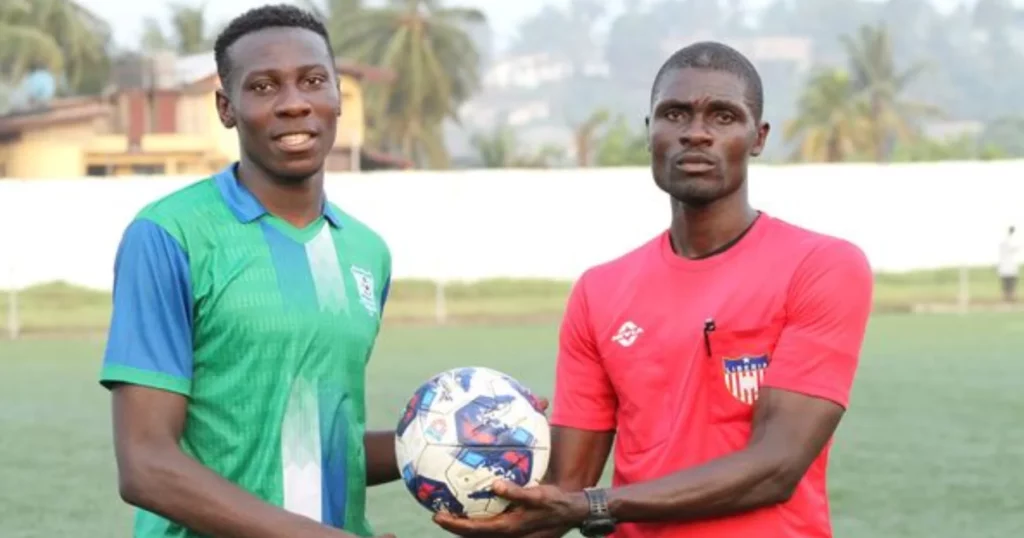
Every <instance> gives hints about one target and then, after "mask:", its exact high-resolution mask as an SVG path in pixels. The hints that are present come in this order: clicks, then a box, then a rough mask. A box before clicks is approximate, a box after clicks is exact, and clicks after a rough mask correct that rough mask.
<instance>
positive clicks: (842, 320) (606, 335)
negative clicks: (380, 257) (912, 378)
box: [551, 214, 873, 538]
mask: <svg viewBox="0 0 1024 538" xmlns="http://www.w3.org/2000/svg"><path fill="white" fill-rule="evenodd" d="M872 282H873V279H872V274H871V268H870V266H869V265H868V262H867V259H866V257H865V256H864V254H863V252H862V251H861V250H860V249H858V248H857V247H856V246H854V245H853V244H851V243H849V242H846V241H843V240H840V239H837V238H834V237H829V236H826V235H822V234H818V233H815V232H811V231H808V230H806V229H803V228H800V227H797V226H794V225H792V224H789V223H786V222H784V221H781V220H778V219H774V218H772V217H770V216H768V215H766V214H762V215H761V216H760V217H759V218H758V219H757V221H756V222H755V223H754V225H753V226H752V227H751V229H750V230H749V231H748V232H747V233H746V235H745V236H743V237H742V238H741V239H740V240H739V241H738V242H737V243H736V244H735V245H733V246H732V247H730V248H729V249H728V250H726V251H724V252H722V253H720V254H717V255H715V256H711V257H708V258H705V259H701V260H688V259H685V258H682V257H680V256H678V255H676V254H675V253H674V252H673V251H672V247H671V244H670V241H669V236H668V233H667V232H665V233H662V234H660V235H659V236H658V237H656V238H655V239H653V240H651V241H650V242H648V243H647V244H645V245H643V246H641V247H640V248H638V249H636V250H634V251H632V252H630V253H628V254H626V255H624V256H622V257H620V258H618V259H616V260H613V261H610V262H608V263H605V264H602V265H598V266H596V267H593V268H591V269H589V270H587V271H586V272H585V273H584V274H583V276H582V277H581V278H580V279H579V281H578V282H577V283H576V286H575V287H574V289H573V292H572V295H571V297H570V299H569V304H568V308H567V311H566V314H565V318H564V320H563V322H562V328H561V334H560V343H559V353H558V367H557V377H556V384H555V396H554V403H553V410H552V418H551V423H552V424H553V425H556V426H564V427H569V428H577V429H584V430H612V429H614V430H615V431H616V446H615V473H614V477H613V483H614V485H626V484H633V483H637V482H643V481H647V480H652V479H656V478H661V477H664V476H666V475H669V474H672V473H674V472H677V471H680V470H683V469H686V468H689V467H693V466H697V465H700V464H702V463H705V462H707V461H708V460H711V459H714V458H718V457H721V456H724V455H726V454H729V453H732V452H735V451H738V450H740V449H743V448H744V447H745V446H746V444H747V441H748V438H749V436H750V429H751V417H752V409H753V407H752V404H753V402H754V401H755V400H756V397H757V390H758V388H759V387H761V386H769V387H776V388H780V389H786V390H790V391H796V392H800V393H804V394H807V395H810V396H815V397H819V398H825V399H828V400H831V401H834V402H836V403H838V404H840V405H842V406H843V407H846V406H847V404H848V401H849V395H850V388H851V385H852V383H853V378H854V372H855V371H856V368H857V363H858V356H859V354H860V349H861V343H862V341H863V338H864V331H865V327H866V325H867V320H868V315H869V313H870V310H871V302H872V297H871V295H872V285H873V284H872ZM708 319H713V320H714V329H713V330H712V331H710V332H707V338H706V339H705V332H706V331H705V323H706V320H708ZM828 451H829V449H828V448H827V447H826V449H825V450H824V451H823V453H822V454H821V455H820V456H819V457H818V458H817V459H816V460H815V462H814V463H813V464H812V465H811V467H810V469H809V470H808V472H807V474H806V475H805V476H804V478H803V480H802V481H801V482H800V484H799V485H798V487H797V489H796V492H795V494H794V495H793V496H792V498H791V499H790V500H789V501H787V502H786V503H783V504H780V505H776V506H772V507H769V508H764V509H760V510H755V511H751V512H747V513H743V514H738V515H735V516H732V517H726V518H721V519H716V520H707V521H699V522H691V523H669V524H626V523H624V524H620V525H619V528H618V530H617V532H616V534H615V536H616V537H617V538H641V537H642V538H733V537H734V538H741V537H742V538H825V537H830V536H832V529H831V523H830V518H829V505H828V496H827V493H826V487H825V469H826V466H827V462H828Z"/></svg>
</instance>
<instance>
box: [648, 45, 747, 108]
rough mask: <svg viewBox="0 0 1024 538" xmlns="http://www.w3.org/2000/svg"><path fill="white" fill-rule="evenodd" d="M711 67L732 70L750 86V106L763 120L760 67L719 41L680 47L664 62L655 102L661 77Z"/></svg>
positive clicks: (653, 88) (656, 80)
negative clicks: (679, 71) (676, 72)
mask: <svg viewBox="0 0 1024 538" xmlns="http://www.w3.org/2000/svg"><path fill="white" fill-rule="evenodd" d="M687 68H693V69H710V70H713V71H724V72H726V73H731V74H733V75H735V76H736V77H738V78H739V79H740V80H742V81H743V82H744V83H746V85H747V106H749V107H750V110H751V112H753V113H754V117H755V118H756V119H757V120H758V121H760V120H761V114H762V113H763V112H764V88H763V87H762V86H761V75H759V74H758V73H757V68H755V67H754V64H752V63H751V62H750V60H748V59H747V57H746V56H744V55H743V54H742V53H740V52H739V51H738V50H736V49H734V48H732V47H730V46H729V45H726V44H724V43H719V42H717V41H699V42H697V43H693V44H692V45H687V46H686V47H683V48H681V49H679V50H677V51H676V52H675V53H674V54H672V56H669V57H668V59H667V60H665V63H664V64H662V65H661V69H659V70H658V74H657V75H655V76H654V84H653V85H652V86H651V104H652V105H653V104H654V98H655V96H656V95H657V94H658V90H659V89H660V85H661V80H662V79H663V78H665V76H666V75H667V74H669V73H671V72H673V71H677V70H680V69H687Z"/></svg>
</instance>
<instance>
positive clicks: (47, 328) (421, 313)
mask: <svg viewBox="0 0 1024 538" xmlns="http://www.w3.org/2000/svg"><path fill="white" fill-rule="evenodd" d="M968 276H969V279H968V286H969V289H970V293H971V301H972V303H973V304H978V305H986V304H990V303H993V302H996V301H998V299H999V282H998V279H997V278H996V274H995V270H994V269H993V268H991V267H976V268H972V269H971V270H970V271H969V274H968ZM570 286H571V284H570V283H569V282H564V281H550V280H486V281H482V282H475V283H451V284H448V285H447V286H446V287H445V289H444V297H445V307H446V314H447V316H448V319H449V320H452V321H455V322H468V321H480V320H486V321H505V322H508V321H525V320H528V321H533V322H536V321H551V320H555V319H557V317H558V316H560V315H561V313H562V309H563V307H564V306H565V300H566V297H567V295H568V293H569V289H570ZM959 286H960V273H959V271H958V270H956V269H942V270H935V271H914V272H908V273H899V274H879V275H877V277H876V284H875V307H876V310H877V311H879V312H891V311H909V310H911V309H913V308H914V307H915V306H916V305H922V304H945V305H951V304H954V303H956V301H957V299H958V293H959ZM436 299H437V287H436V285H435V284H434V283H433V282H427V281H423V280H400V281H396V282H395V283H394V284H393V286H392V290H391V297H390V298H389V300H388V307H387V311H386V314H385V315H386V317H387V319H388V321H389V322H393V323H394V322H422V321H431V320H434V319H435V313H436V304H437V300H436ZM10 300H11V294H10V293H9V292H4V291H3V290H0V327H4V326H6V324H7V323H6V320H7V316H8V312H9V301H10ZM17 310H18V317H19V321H20V323H21V329H22V331H23V332H24V333H26V334H33V333H44V334H53V333H60V332H64V333H83V332H86V333H89V332H93V333H94V332H98V331H102V330H104V329H105V328H106V326H107V323H108V322H109V320H110V294H109V293H106V292H101V291H91V290H85V289H82V288H77V287H73V286H69V285H66V284H62V283H53V284H46V285H41V286H35V287H32V288H28V289H26V290H22V291H21V292H20V293H19V294H18V296H17Z"/></svg>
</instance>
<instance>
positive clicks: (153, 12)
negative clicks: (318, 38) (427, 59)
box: [78, 0, 1024, 50]
mask: <svg viewBox="0 0 1024 538" xmlns="http://www.w3.org/2000/svg"><path fill="white" fill-rule="evenodd" d="M179 1H184V2H189V1H192V2H196V4H198V3H199V2H201V1H202V0H179ZM569 1H570V0H453V2H454V3H457V4H458V5H460V6H466V7H475V8H477V9H479V10H481V11H483V12H484V13H485V14H486V15H487V18H488V21H489V22H490V24H491V27H492V29H493V30H494V35H495V40H496V42H495V46H496V47H497V49H498V50H501V49H502V48H504V47H505V46H507V45H508V44H509V42H511V41H512V40H513V39H514V37H515V35H516V28H517V27H518V25H519V23H520V22H521V21H522V20H523V19H525V18H527V17H529V16H530V15H533V14H534V13H536V12H538V11H540V9H541V8H542V7H543V6H544V5H545V4H552V5H557V6H566V5H568V3H569ZM625 1H626V0H608V5H609V15H610V16H614V15H616V14H618V13H619V12H620V11H621V10H622V6H623V4H624V3H625ZM631 1H634V2H635V1H637V0H631ZM767 1H768V0H747V4H748V6H750V7H752V8H757V7H759V6H762V5H764V4H765V3H767ZM822 1H828V0H822ZM931 1H932V3H933V4H936V5H938V6H940V8H942V9H946V8H950V7H953V6H955V5H956V4H958V3H959V2H960V0H931ZM1021 1H1024V0H1021ZM78 2H79V3H80V4H82V5H83V6H85V7H86V8H88V9H90V10H92V11H93V12H95V13H97V14H98V15H100V16H101V17H103V18H104V19H106V20H107V21H109V22H110V23H111V25H112V26H113V28H114V39H115V40H116V41H117V42H118V43H119V44H120V45H123V46H125V47H136V46H137V45H138V43H139V39H140V35H141V30H140V26H141V21H142V19H143V18H144V17H147V16H149V17H157V18H158V19H160V20H161V21H166V20H167V17H168V10H167V8H166V5H167V3H168V2H167V1H166V0H142V1H140V0H78ZM640 2H641V3H644V0H640ZM206 3H207V6H208V7H207V9H208V13H209V16H210V19H211V21H215V23H216V24H220V23H224V22H227V21H228V20H230V19H231V17H234V16H236V15H238V14H240V13H242V12H243V11H245V10H247V9H250V8H253V7H257V6H260V5H263V4H268V3H274V1H273V0H207V2H206Z"/></svg>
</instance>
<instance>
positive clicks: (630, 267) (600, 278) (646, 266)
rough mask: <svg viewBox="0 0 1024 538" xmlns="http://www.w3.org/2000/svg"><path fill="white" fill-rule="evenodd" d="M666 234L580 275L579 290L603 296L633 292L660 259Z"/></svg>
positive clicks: (661, 234) (592, 267) (594, 266)
mask: <svg viewBox="0 0 1024 538" xmlns="http://www.w3.org/2000/svg"><path fill="white" fill-rule="evenodd" d="M666 233H667V232H661V233H659V234H658V235H657V236H655V237H654V238H651V239H649V240H648V241H646V242H645V243H643V244H642V245H640V246H638V247H636V248H634V249H632V250H630V251H628V252H626V253H624V254H621V255H619V256H616V257H614V258H612V259H609V260H607V261H604V262H600V263H597V264H595V265H592V266H590V267H589V268H587V269H586V270H584V271H583V273H582V274H581V275H580V277H579V279H578V280H577V284H576V286H577V287H578V288H579V289H580V290H581V292H584V293H586V292H587V291H589V292H590V293H594V294H595V295H599V296H612V295H615V293H614V291H615V290H618V289H623V290H629V289H632V288H633V287H634V286H635V283H636V278H638V277H640V276H642V275H643V274H644V273H646V272H649V271H650V269H651V267H652V265H651V262H652V261H653V260H654V259H655V257H657V256H658V255H659V254H658V253H659V248H660V244H661V241H664V240H665V234H666Z"/></svg>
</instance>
